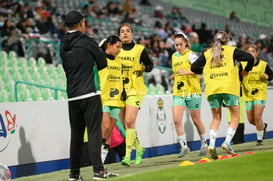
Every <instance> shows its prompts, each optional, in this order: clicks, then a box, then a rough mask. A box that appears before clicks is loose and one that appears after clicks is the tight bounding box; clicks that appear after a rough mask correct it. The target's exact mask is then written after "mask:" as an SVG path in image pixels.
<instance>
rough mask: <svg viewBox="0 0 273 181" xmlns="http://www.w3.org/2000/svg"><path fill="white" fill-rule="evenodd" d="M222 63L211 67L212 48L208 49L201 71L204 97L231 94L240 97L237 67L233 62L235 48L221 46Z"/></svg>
mask: <svg viewBox="0 0 273 181" xmlns="http://www.w3.org/2000/svg"><path fill="white" fill-rule="evenodd" d="M221 49H222V51H221V57H222V63H221V64H220V65H218V66H213V65H212V64H211V61H212V48H210V49H208V50H207V51H206V52H205V53H204V55H205V58H206V64H205V66H204V69H203V74H204V81H205V92H206V97H207V98H208V96H210V95H213V94H232V95H235V96H238V97H239V96H240V80H239V73H238V66H237V64H236V63H235V62H234V60H233V53H234V50H235V47H231V46H227V45H223V46H221Z"/></svg>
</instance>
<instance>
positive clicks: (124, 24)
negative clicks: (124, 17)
mask: <svg viewBox="0 0 273 181" xmlns="http://www.w3.org/2000/svg"><path fill="white" fill-rule="evenodd" d="M123 26H128V27H129V28H130V29H131V32H132V33H133V32H134V30H133V27H132V25H130V24H128V23H122V24H121V25H120V26H119V28H118V32H117V33H118V35H119V34H120V29H121V28H122V27H123Z"/></svg>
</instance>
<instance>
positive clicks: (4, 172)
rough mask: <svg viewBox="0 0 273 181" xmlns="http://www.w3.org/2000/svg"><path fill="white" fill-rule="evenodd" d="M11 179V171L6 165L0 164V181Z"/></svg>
mask: <svg viewBox="0 0 273 181" xmlns="http://www.w3.org/2000/svg"><path fill="white" fill-rule="evenodd" d="M10 179H11V172H10V170H9V168H8V167H7V166H6V165H2V164H0V181H9V180H10Z"/></svg>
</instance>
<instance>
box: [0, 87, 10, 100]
mask: <svg viewBox="0 0 273 181" xmlns="http://www.w3.org/2000/svg"><path fill="white" fill-rule="evenodd" d="M0 102H9V93H8V92H7V91H6V90H4V89H2V90H1V94H0Z"/></svg>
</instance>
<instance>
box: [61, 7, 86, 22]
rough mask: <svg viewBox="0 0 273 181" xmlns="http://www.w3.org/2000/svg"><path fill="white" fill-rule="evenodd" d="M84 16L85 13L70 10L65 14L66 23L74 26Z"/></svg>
mask: <svg viewBox="0 0 273 181" xmlns="http://www.w3.org/2000/svg"><path fill="white" fill-rule="evenodd" d="M83 18H85V15H83V14H82V13H80V12H79V11H76V10H73V11H69V12H68V13H67V14H66V16H65V23H66V25H67V26H73V25H75V24H77V23H79V22H80V21H81V20H82V19H83Z"/></svg>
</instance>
